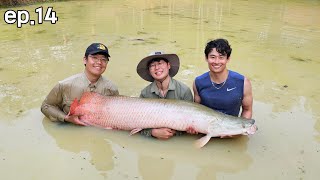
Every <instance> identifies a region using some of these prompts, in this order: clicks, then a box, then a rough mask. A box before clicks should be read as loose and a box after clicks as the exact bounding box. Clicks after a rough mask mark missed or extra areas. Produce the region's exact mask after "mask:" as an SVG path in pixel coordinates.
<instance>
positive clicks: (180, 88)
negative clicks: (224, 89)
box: [137, 52, 193, 139]
mask: <svg viewBox="0 0 320 180" xmlns="http://www.w3.org/2000/svg"><path fill="white" fill-rule="evenodd" d="M179 66H180V61H179V57H178V56H177V55H176V54H165V53H163V52H153V53H151V54H150V55H149V56H147V57H145V58H143V59H142V60H141V61H140V63H139V64H138V66H137V73H138V74H139V76H140V77H141V78H142V79H144V80H146V81H149V82H152V83H151V84H149V85H148V86H147V87H145V88H144V89H143V90H142V91H141V94H140V97H141V98H160V99H178V100H186V101H190V102H193V96H192V92H191V89H190V88H189V87H188V86H186V85H185V84H183V83H182V82H179V81H177V80H175V79H173V78H172V77H174V76H175V75H176V74H177V73H178V70H179ZM187 131H188V129H187ZM188 132H189V133H193V131H192V130H190V131H188ZM141 134H143V135H145V136H153V137H156V138H158V139H169V138H171V137H172V136H174V135H179V134H181V132H180V131H176V130H173V129H169V128H165V127H163V128H157V129H144V130H142V131H141Z"/></svg>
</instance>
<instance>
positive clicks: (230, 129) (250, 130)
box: [211, 117, 258, 136]
mask: <svg viewBox="0 0 320 180" xmlns="http://www.w3.org/2000/svg"><path fill="white" fill-rule="evenodd" d="M257 130H258V128H257V126H256V125H255V120H254V119H243V118H238V117H236V118H231V119H223V120H221V121H220V123H217V124H216V125H215V126H214V128H213V129H211V132H214V133H213V134H215V136H232V135H239V134H242V135H249V134H254V133H255V132H256V131H257Z"/></svg>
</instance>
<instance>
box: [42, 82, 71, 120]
mask: <svg viewBox="0 0 320 180" xmlns="http://www.w3.org/2000/svg"><path fill="white" fill-rule="evenodd" d="M62 100H63V99H62V92H61V87H60V84H57V85H56V86H55V87H54V88H53V89H52V90H51V91H50V93H49V94H48V96H47V97H46V99H45V100H44V101H43V103H42V105H41V112H42V113H43V114H44V115H45V116H46V117H48V118H49V119H50V120H51V121H61V122H64V117H65V116H66V114H65V113H64V112H63V111H62V107H61V105H62Z"/></svg>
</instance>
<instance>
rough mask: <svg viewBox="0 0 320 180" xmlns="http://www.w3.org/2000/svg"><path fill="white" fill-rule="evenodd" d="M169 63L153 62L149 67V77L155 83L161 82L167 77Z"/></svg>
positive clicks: (162, 61)
mask: <svg viewBox="0 0 320 180" xmlns="http://www.w3.org/2000/svg"><path fill="white" fill-rule="evenodd" d="M170 68H171V67H170V63H167V62H166V61H164V60H160V61H159V62H157V61H155V62H152V63H151V64H150V65H149V73H150V75H151V76H152V77H153V78H154V79H155V80H157V81H163V80H164V79H165V78H166V77H167V76H168V75H169V69H170Z"/></svg>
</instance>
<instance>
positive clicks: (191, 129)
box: [186, 126, 198, 134]
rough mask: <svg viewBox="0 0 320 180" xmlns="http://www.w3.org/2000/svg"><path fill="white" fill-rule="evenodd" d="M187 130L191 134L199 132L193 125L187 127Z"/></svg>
mask: <svg viewBox="0 0 320 180" xmlns="http://www.w3.org/2000/svg"><path fill="white" fill-rule="evenodd" d="M186 131H187V133H189V134H198V132H197V131H196V130H195V129H194V128H193V127H192V126H189V127H187V129H186Z"/></svg>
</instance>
